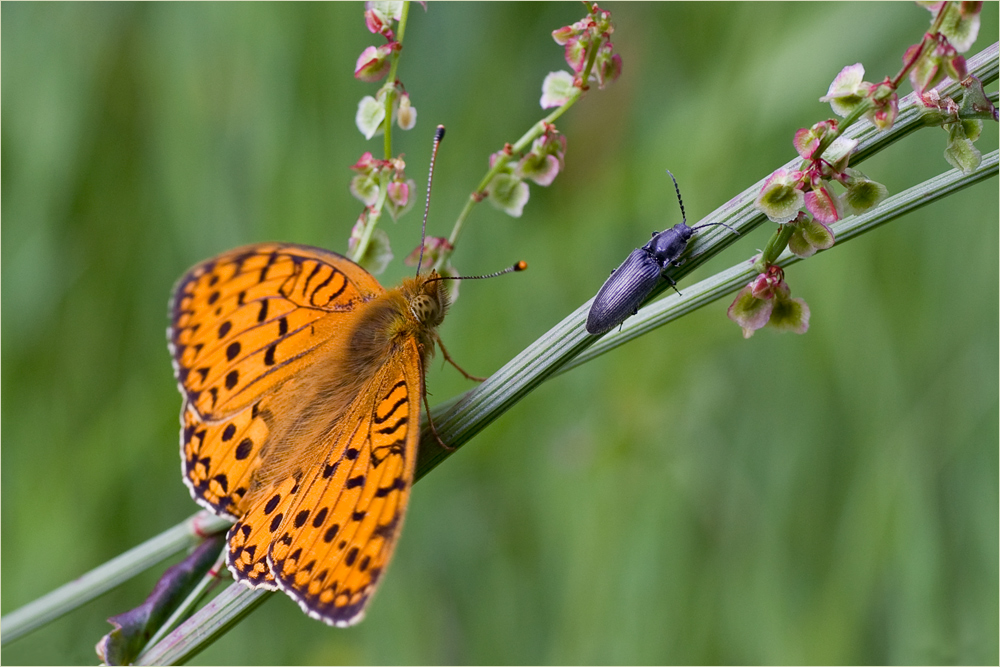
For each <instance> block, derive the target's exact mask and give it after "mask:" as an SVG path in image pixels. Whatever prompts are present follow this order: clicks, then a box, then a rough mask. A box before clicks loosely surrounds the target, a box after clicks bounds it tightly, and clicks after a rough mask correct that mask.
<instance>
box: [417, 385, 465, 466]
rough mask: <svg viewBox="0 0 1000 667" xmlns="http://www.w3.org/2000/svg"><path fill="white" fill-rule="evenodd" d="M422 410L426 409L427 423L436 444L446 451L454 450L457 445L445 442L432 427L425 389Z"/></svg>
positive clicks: (432, 420) (432, 421)
mask: <svg viewBox="0 0 1000 667" xmlns="http://www.w3.org/2000/svg"><path fill="white" fill-rule="evenodd" d="M424 410H426V411H427V423H428V424H429V425H430V427H431V433H433V434H434V439H435V440H437V441H438V444H439V445H441V447H442V448H444V449H445V450H446V451H449V452H453V451H455V450H456V449H457V447H452V446H451V445H448V444H445V441H444V440H442V439H441V436H440V435H438V432H437V428H435V427H434V419H432V418H431V406H430V405H429V404H428V403H427V392H426V391H425V392H424Z"/></svg>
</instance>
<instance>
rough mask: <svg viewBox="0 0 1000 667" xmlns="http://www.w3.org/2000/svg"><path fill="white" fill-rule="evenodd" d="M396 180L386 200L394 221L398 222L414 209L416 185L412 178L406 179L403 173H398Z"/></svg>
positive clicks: (387, 208) (392, 183)
mask: <svg viewBox="0 0 1000 667" xmlns="http://www.w3.org/2000/svg"><path fill="white" fill-rule="evenodd" d="M396 178H397V179H398V180H393V181H392V182H390V183H389V185H388V189H387V192H386V198H385V208H386V210H388V211H389V215H390V216H392V219H393V220H398V219H399V216H401V215H403V214H404V213H406V212H407V211H409V210H410V209H411V208H413V196H412V195H413V192H414V190H415V188H416V184H415V183H414V182H413V179H412V178H405V176H404V175H403V173H402V172H397V175H396Z"/></svg>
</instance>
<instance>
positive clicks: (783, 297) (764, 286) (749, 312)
mask: <svg viewBox="0 0 1000 667" xmlns="http://www.w3.org/2000/svg"><path fill="white" fill-rule="evenodd" d="M791 293H792V292H791V289H789V287H788V285H787V283H785V273H784V271H782V270H781V268H780V267H777V266H774V265H771V266H768V267H767V270H766V271H764V273H761V274H760V275H758V276H757V277H756V278H754V279H753V281H751V282H750V284H749V285H747V286H746V287H744V288H743V289H741V290H740V291H739V292H738V293H737V294H736V298H735V299H734V300H733V303H732V304H731V305H730V306H729V309H728V310H727V311H726V315H727V316H728V317H729V319H731V320H732V321H733V322H736V324H738V325H740V327H741V328H742V329H743V337H744V338H750V337H751V336H753V334H754V332H755V331H757V330H758V329H762V328H763V327H765V326H772V327H774V328H776V329H778V330H779V331H793V332H795V333H800V334H801V333H805V332H806V331H807V330H808V329H809V314H810V313H809V306H808V305H807V304H806V302H805V300H803V299H798V298H796V299H793V298H792V297H791Z"/></svg>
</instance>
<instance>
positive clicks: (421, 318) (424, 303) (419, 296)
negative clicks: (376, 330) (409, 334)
mask: <svg viewBox="0 0 1000 667" xmlns="http://www.w3.org/2000/svg"><path fill="white" fill-rule="evenodd" d="M438 278H439V276H438V273H437V271H431V272H430V273H427V274H424V275H422V276H418V277H417V278H414V279H412V280H408V281H406V282H405V283H404V284H403V295H404V297H406V301H407V303H408V304H409V307H410V314H411V315H413V317H414V318H416V320H417V322H419V323H420V324H421V325H422V326H423V327H426V328H428V329H434V328H436V327H437V326H438V325H439V324H441V322H443V321H444V314H445V311H446V310H448V292H447V290H446V289H445V287H444V283H443V282H442V281H441V280H439V279H438Z"/></svg>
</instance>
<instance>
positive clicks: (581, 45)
mask: <svg viewBox="0 0 1000 667" xmlns="http://www.w3.org/2000/svg"><path fill="white" fill-rule="evenodd" d="M588 45H589V41H585V40H583V39H580V38H578V37H572V38H570V39H569V41H567V42H566V64H567V65H569V66H570V69H572V70H573V72H575V73H576V74H579V73H580V72H582V71H583V66H584V65H586V64H587V46H588Z"/></svg>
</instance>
